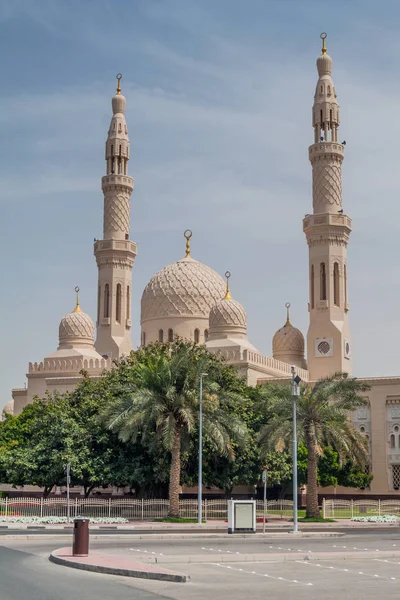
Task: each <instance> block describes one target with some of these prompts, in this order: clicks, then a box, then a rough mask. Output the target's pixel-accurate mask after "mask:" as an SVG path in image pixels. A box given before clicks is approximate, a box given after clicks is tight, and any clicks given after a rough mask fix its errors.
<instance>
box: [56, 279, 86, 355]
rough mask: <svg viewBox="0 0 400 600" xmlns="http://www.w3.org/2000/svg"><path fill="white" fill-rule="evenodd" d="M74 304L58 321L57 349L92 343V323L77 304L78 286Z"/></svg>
mask: <svg viewBox="0 0 400 600" xmlns="http://www.w3.org/2000/svg"><path fill="white" fill-rule="evenodd" d="M75 292H76V306H75V309H74V310H73V312H71V313H68V314H67V315H65V317H63V318H62V319H61V321H60V326H59V328H58V337H59V342H60V343H59V349H60V348H71V347H73V346H74V345H90V346H93V345H94V323H93V321H92V319H91V318H90V317H89V315H87V314H86V313H84V312H82V310H81V307H80V306H79V297H78V293H79V288H78V287H76V288H75Z"/></svg>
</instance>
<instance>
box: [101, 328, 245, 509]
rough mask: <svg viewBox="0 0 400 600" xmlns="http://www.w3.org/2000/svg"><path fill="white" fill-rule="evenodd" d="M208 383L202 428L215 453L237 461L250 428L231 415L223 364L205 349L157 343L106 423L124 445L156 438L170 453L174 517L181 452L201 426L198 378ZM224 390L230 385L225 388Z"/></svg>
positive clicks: (138, 361)
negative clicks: (236, 448) (236, 450)
mask: <svg viewBox="0 0 400 600" xmlns="http://www.w3.org/2000/svg"><path fill="white" fill-rule="evenodd" d="M200 373H207V374H208V376H207V378H205V379H204V394H203V428H204V433H205V436H207V440H208V443H209V444H211V445H212V447H213V449H214V452H217V453H218V454H221V455H226V456H230V457H231V458H232V459H233V458H234V451H233V447H232V442H233V441H234V442H237V443H243V441H244V440H245V438H246V428H245V426H244V425H243V423H242V421H241V420H240V419H238V418H237V417H235V416H234V415H232V414H231V413H230V412H229V410H228V406H229V399H230V397H231V396H232V394H234V393H235V392H232V391H231V390H228V389H226V387H224V378H227V377H228V373H230V370H228V371H224V364H223V361H222V360H221V359H219V358H218V357H216V356H215V355H213V354H211V353H209V352H208V351H207V350H206V348H205V347H203V346H199V345H197V344H192V343H190V342H183V341H181V340H177V341H176V342H174V343H173V344H171V345H170V346H169V345H161V344H154V345H150V346H149V347H147V350H146V351H144V352H142V354H141V355H139V357H136V358H135V359H133V361H132V377H131V378H130V381H131V382H132V383H131V384H130V385H129V386H128V387H127V388H126V389H125V390H123V391H122V392H121V393H120V394H119V396H118V397H117V398H115V399H114V401H113V402H112V403H111V405H110V407H109V409H108V410H107V411H106V419H107V421H108V424H109V427H110V429H111V430H114V431H117V432H118V434H119V437H120V439H121V440H122V441H124V442H127V441H128V440H132V441H133V442H135V441H136V440H137V439H138V436H139V435H141V439H142V442H143V443H144V444H146V443H147V441H148V440H149V439H152V437H153V436H154V433H156V435H157V437H158V439H159V442H160V444H161V446H162V448H163V449H164V451H167V452H168V453H169V454H170V457H171V462H170V469H169V499H170V513H169V514H170V516H179V489H180V484H181V467H182V453H183V452H184V451H185V450H186V449H188V448H189V447H190V439H191V437H192V436H193V434H194V432H195V431H196V428H197V426H198V415H199V375H200ZM225 385H226V383H225Z"/></svg>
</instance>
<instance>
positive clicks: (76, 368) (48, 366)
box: [29, 358, 112, 374]
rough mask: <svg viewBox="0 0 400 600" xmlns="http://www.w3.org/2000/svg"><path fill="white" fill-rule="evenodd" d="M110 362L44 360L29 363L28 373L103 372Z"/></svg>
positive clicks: (109, 360)
mask: <svg viewBox="0 0 400 600" xmlns="http://www.w3.org/2000/svg"><path fill="white" fill-rule="evenodd" d="M111 365H112V360H111V359H110V358H108V359H104V358H102V359H97V358H91V359H86V358H85V359H84V358H65V359H63V358H46V359H45V360H44V361H42V362H40V363H37V362H35V363H29V373H30V374H31V373H42V372H43V373H60V372H73V373H79V372H80V371H82V370H85V371H89V372H90V371H104V370H106V369H110V368H111Z"/></svg>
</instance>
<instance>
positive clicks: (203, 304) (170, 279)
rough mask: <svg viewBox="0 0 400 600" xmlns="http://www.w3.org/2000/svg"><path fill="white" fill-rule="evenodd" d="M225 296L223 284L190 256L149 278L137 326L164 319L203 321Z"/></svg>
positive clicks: (218, 277) (212, 271)
mask: <svg viewBox="0 0 400 600" xmlns="http://www.w3.org/2000/svg"><path fill="white" fill-rule="evenodd" d="M224 295H225V282H224V280H223V279H222V277H221V276H220V275H218V273H217V272H216V271H214V270H213V269H210V267H207V265H204V264H203V263H201V262H199V261H197V260H194V259H193V258H191V257H190V256H187V257H186V258H182V259H181V260H178V261H176V262H174V263H172V264H170V265H167V266H166V267H164V268H163V269H161V271H159V272H158V273H156V274H155V275H154V277H152V278H151V279H150V281H149V283H148V284H147V285H146V287H145V289H144V292H143V295H142V314H141V322H142V323H143V322H144V321H147V320H149V319H157V318H163V317H164V318H165V317H182V316H193V317H206V318H207V319H208V315H209V313H210V309H211V307H212V306H213V305H214V304H215V303H216V302H218V301H219V300H221V298H223V297H224Z"/></svg>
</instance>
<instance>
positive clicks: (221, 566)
mask: <svg viewBox="0 0 400 600" xmlns="http://www.w3.org/2000/svg"><path fill="white" fill-rule="evenodd" d="M211 564H212V566H213V567H220V568H222V569H230V570H231V571H238V572H240V573H246V574H248V575H257V576H258V577H268V578H269V579H275V580H277V581H284V582H285V583H297V585H313V584H312V583H311V582H307V583H306V582H303V581H299V580H298V579H285V577H277V576H274V575H270V574H269V573H257V572H256V571H246V569H243V568H241V569H239V568H235V567H231V566H230V565H221V564H220V563H211Z"/></svg>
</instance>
